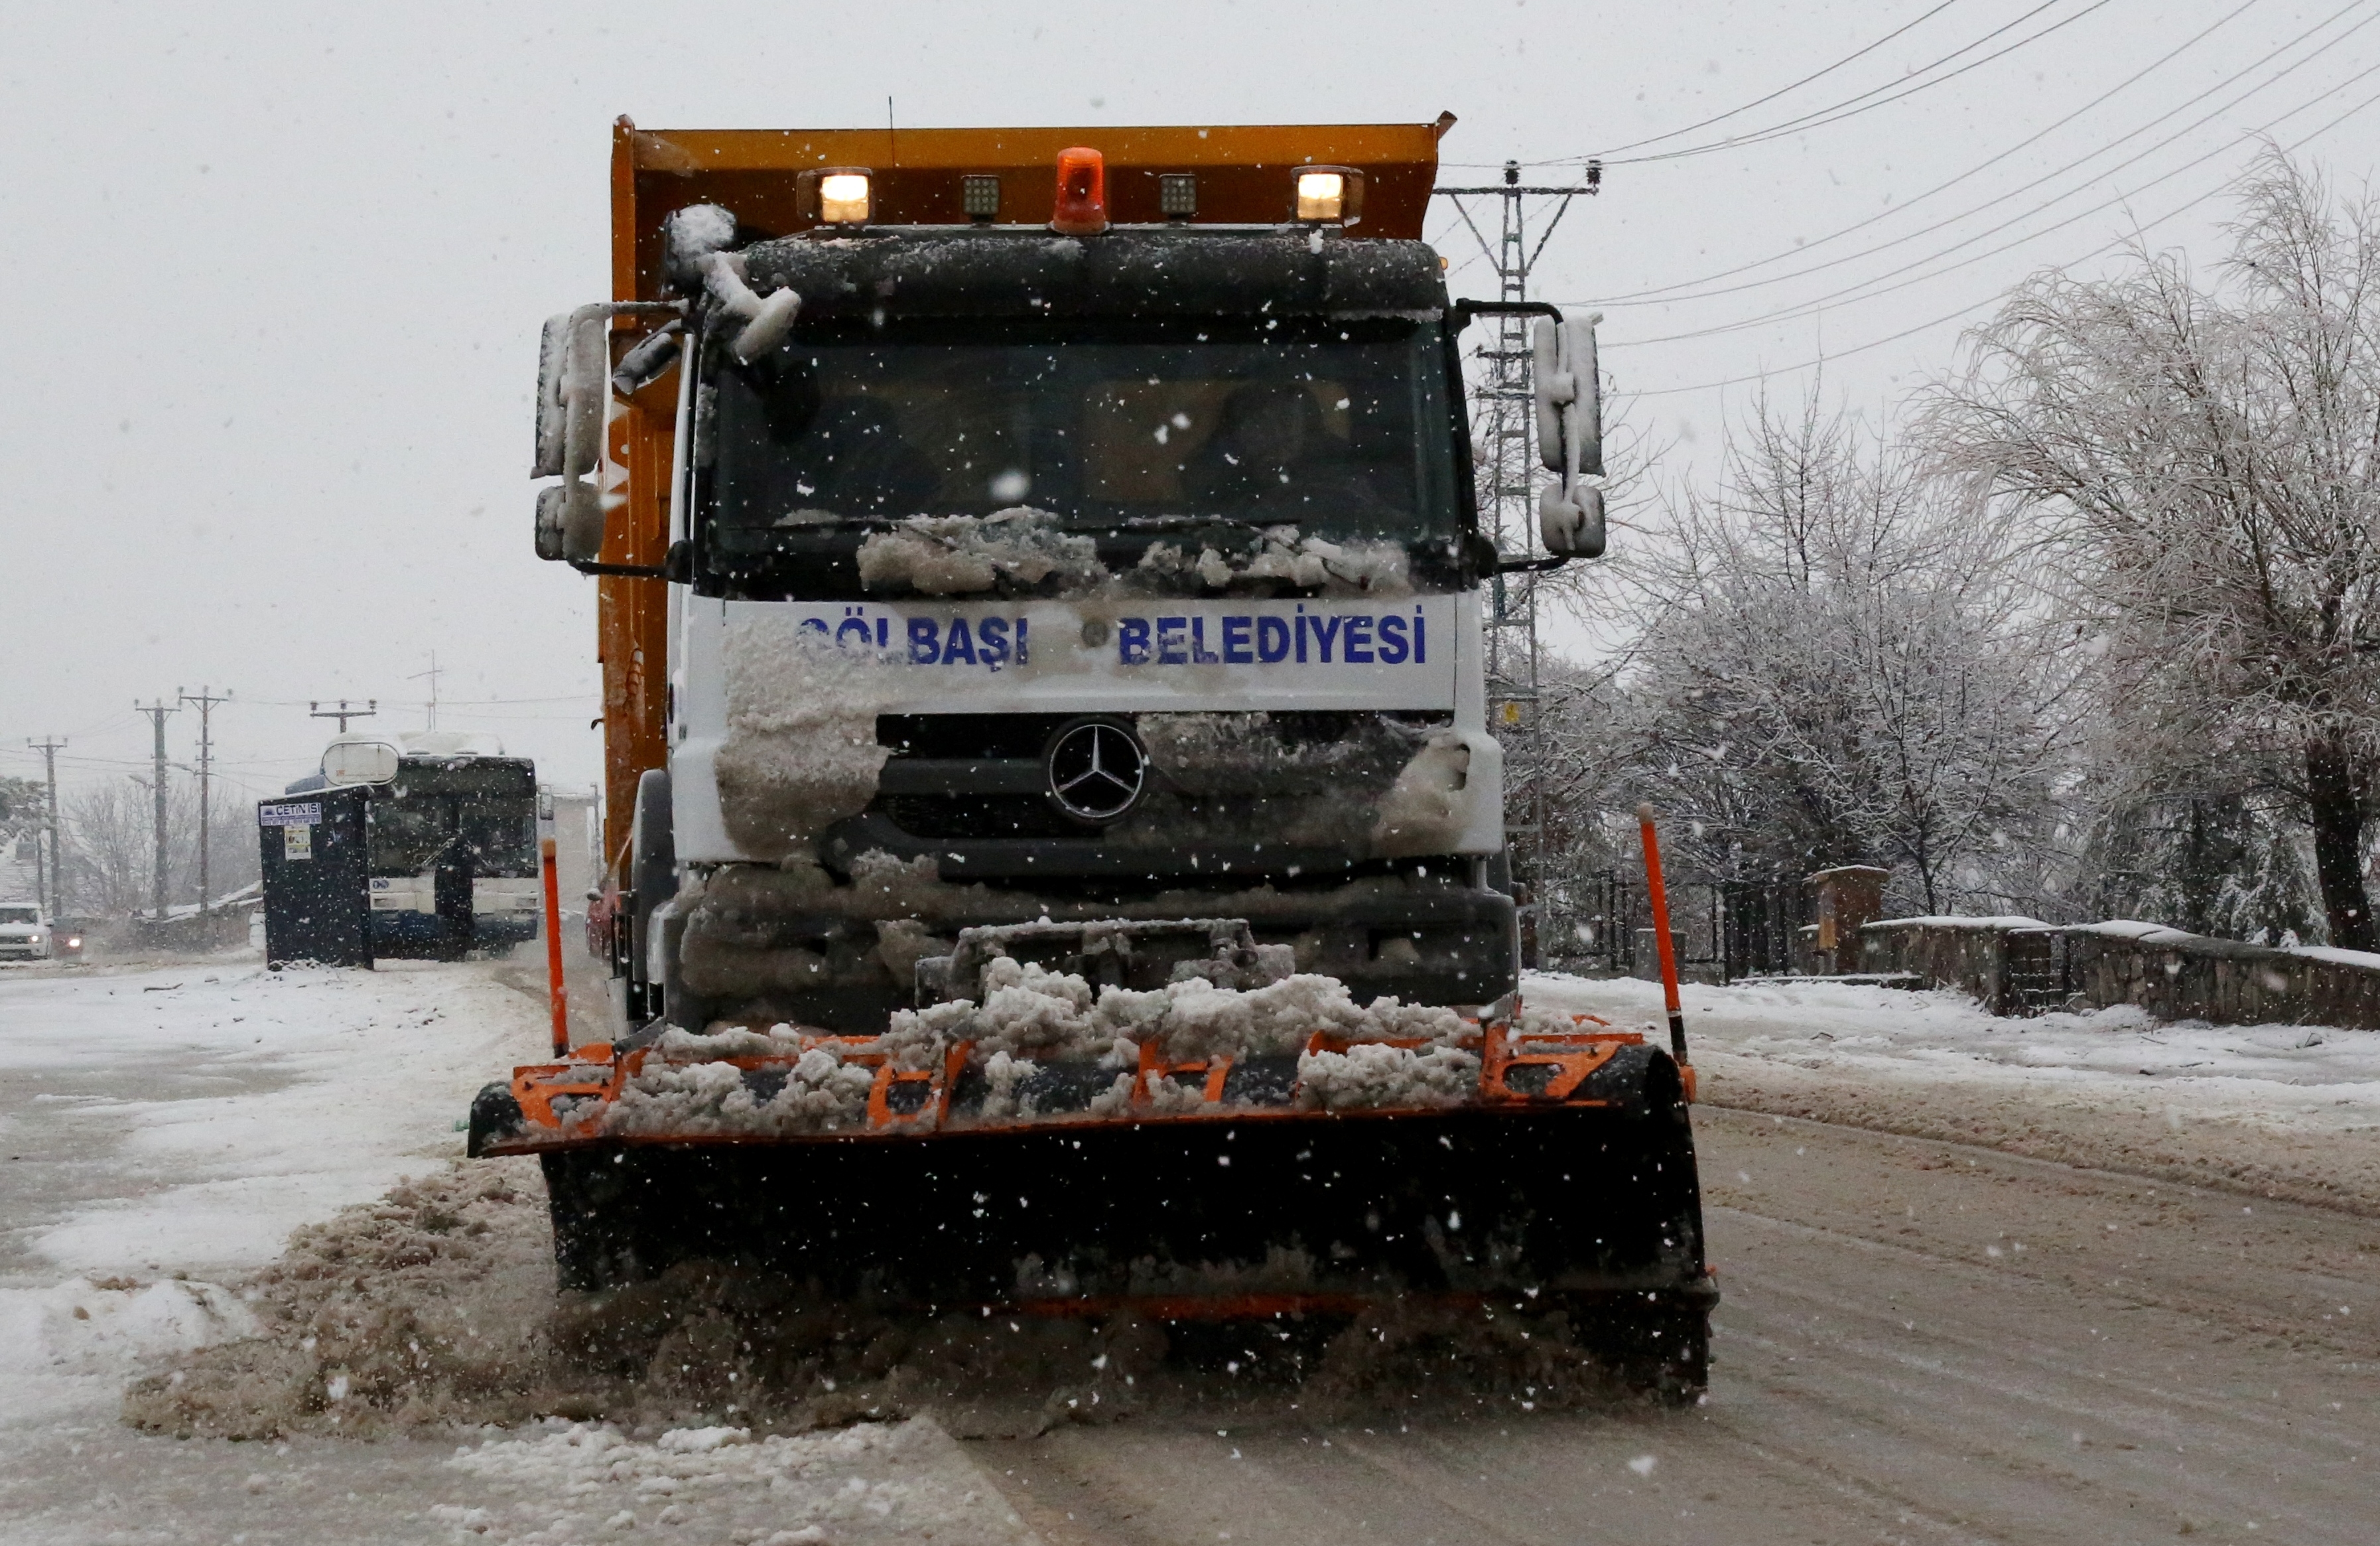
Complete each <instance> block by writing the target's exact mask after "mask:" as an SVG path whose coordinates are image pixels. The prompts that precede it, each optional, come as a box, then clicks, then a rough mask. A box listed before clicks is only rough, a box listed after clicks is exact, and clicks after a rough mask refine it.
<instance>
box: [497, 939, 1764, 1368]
mask: <svg viewBox="0 0 2380 1546" xmlns="http://www.w3.org/2000/svg"><path fill="white" fill-rule="evenodd" d="M1049 980H1056V979H1054V978H1053V979H1049ZM1304 981H1305V982H1306V983H1308V984H1311V983H1312V982H1315V981H1318V980H1313V979H1307V980H1304ZM1294 982H1295V980H1293V983H1292V984H1288V985H1282V986H1281V987H1278V988H1274V989H1260V990H1257V992H1255V993H1251V994H1248V995H1245V999H1246V1000H1248V1001H1250V1002H1256V1003H1258V1004H1260V1006H1262V1005H1270V1006H1274V1007H1277V1006H1278V1004H1280V1003H1284V1002H1287V997H1286V994H1287V992H1288V989H1289V987H1291V986H1293V985H1294ZM1198 986H1199V988H1200V989H1201V990H1206V984H1204V983H1203V982H1202V983H1200V984H1199V985H1198ZM1330 986H1331V987H1332V988H1334V989H1335V988H1336V984H1330ZM1307 991H1311V990H1310V989H1309V990H1307ZM1207 992H1208V1003H1209V1005H1210V1007H1211V1006H1212V1005H1213V1004H1215V1003H1217V1002H1220V1001H1221V1000H1222V998H1223V997H1224V995H1220V994H1214V993H1213V992H1211V990H1207ZM1266 992H1273V993H1274V994H1275V998H1274V999H1273V1000H1264V999H1263V998H1262V997H1261V995H1262V994H1264V993H1266ZM985 996H986V997H987V998H990V996H991V995H990V994H986V995H985ZM993 1002H994V1003H998V1002H999V1001H998V1000H996V999H994V1000H993ZM1384 1002H1386V1001H1384ZM1343 1005H1344V995H1343V992H1342V993H1341V994H1340V996H1339V998H1338V999H1337V1000H1335V1001H1327V1002H1324V1004H1323V1008H1324V1009H1325V1010H1326V1011H1328V1012H1329V1013H1330V1014H1331V1015H1335V1016H1336V1017H1337V1018H1336V1021H1334V1022H1333V1023H1331V1024H1327V1025H1324V1026H1320V1027H1318V1028H1316V1029H1312V1030H1310V1031H1309V1032H1308V1033H1307V1035H1306V1036H1305V1043H1304V1045H1303V1047H1302V1048H1301V1049H1299V1050H1297V1051H1294V1052H1278V1051H1272V1052H1264V1051H1258V1052H1249V1051H1245V1050H1236V1051H1230V1052H1221V1051H1210V1052H1209V1053H1207V1054H1206V1055H1199V1056H1193V1057H1184V1058H1180V1059H1175V1058H1172V1057H1171V1056H1169V1055H1168V1054H1167V1052H1166V1050H1165V1047H1164V1045H1163V1043H1162V1041H1161V1040H1160V1039H1159V1038H1157V1037H1154V1036H1152V1037H1150V1038H1149V1039H1147V1040H1144V1041H1140V1042H1139V1043H1138V1044H1137V1047H1136V1048H1133V1044H1132V1043H1131V1042H1129V1041H1125V1042H1123V1044H1122V1047H1120V1048H1117V1049H1111V1051H1109V1052H1108V1053H1106V1054H1104V1055H1102V1056H1096V1057H1094V1056H1083V1055H1066V1056H1046V1057H1022V1056H1016V1055H1013V1054H1012V1053H1010V1052H1007V1051H1002V1052H998V1053H993V1054H992V1055H990V1056H989V1057H987V1056H986V1055H985V1054H984V1051H983V1048H982V1047H981V1045H979V1044H978V1043H977V1041H971V1040H966V1039H953V1040H950V1041H947V1042H946V1043H939V1044H933V1045H930V1046H924V1045H920V1044H918V1043H917V1041H915V1040H914V1039H913V1040H911V1041H903V1039H902V1036H901V1034H900V1030H899V1027H898V1026H897V1025H896V1028H895V1029H894V1031H893V1032H891V1033H888V1035H886V1036H884V1037H878V1038H865V1037H850V1036H834V1035H827V1034H823V1033H814V1032H805V1031H802V1030H799V1029H795V1028H791V1027H782V1026H781V1027H777V1028H774V1029H772V1030H771V1031H769V1032H766V1033H761V1032H756V1031H751V1030H725V1029H721V1028H713V1030H712V1032H711V1033H710V1034H709V1035H706V1036H689V1035H687V1034H686V1033H685V1032H683V1031H671V1032H667V1033H664V1034H662V1035H659V1036H655V1037H652V1038H651V1039H650V1040H648V1041H644V1043H643V1044H642V1045H638V1046H636V1047H634V1048H632V1049H625V1050H615V1049H614V1048H612V1047H588V1048H582V1049H580V1051H579V1052H578V1053H577V1054H576V1055H574V1056H573V1057H572V1058H571V1059H570V1060H569V1061H566V1062H560V1063H550V1064H540V1065H532V1066H528V1067H524V1068H520V1069H517V1070H516V1071H515V1073H514V1076H513V1077H512V1078H511V1080H510V1081H508V1082H507V1083H504V1084H499V1085H491V1086H490V1087H488V1089H487V1090H483V1091H482V1092H481V1094H480V1099H479V1100H478V1102H475V1104H474V1106H473V1108H472V1114H471V1125H470V1126H471V1143H470V1149H471V1152H472V1153H473V1154H475V1155H480V1154H488V1155H496V1154H536V1155H538V1156H540V1160H541V1162H542V1163H543V1166H544V1169H545V1175H546V1180H547V1185H548V1187H549V1191H550V1194H551V1200H552V1204H553V1216H554V1224H555V1254H556V1261H557V1266H558V1269H559V1276H560V1281H561V1283H562V1285H563V1286H564V1287H565V1288H566V1289H574V1290H582V1291H589V1290H603V1289H608V1288H612V1287H614V1286H618V1285H621V1284H628V1283H633V1282H637V1281H640V1280H644V1279H649V1278H652V1277H656V1276H658V1275H660V1274H662V1273H663V1272H667V1271H668V1270H669V1269H670V1268H671V1267H673V1266H674V1265H677V1264H678V1263H681V1262H686V1261H692V1260H709V1261H718V1262H722V1263H733V1264H740V1265H746V1266H750V1267H754V1268H757V1269H759V1270H762V1271H766V1272H771V1273H776V1274H783V1275H785V1276H787V1277H789V1278H791V1279H792V1280H793V1281H795V1282H800V1283H807V1284H814V1285H816V1287H817V1289H818V1290H819V1291H820V1293H822V1294H826V1295H832V1296H848V1297H853V1298H856V1299H861V1300H866V1301H869V1302H875V1303H880V1304H886V1305H906V1306H913V1307H920V1308H925V1307H939V1308H941V1309H950V1308H953V1307H966V1308H968V1309H975V1308H977V1307H980V1308H981V1309H984V1310H986V1311H998V1312H1001V1313H1007V1314H1032V1315H1047V1316H1110V1315H1116V1314H1123V1313H1133V1314H1137V1315H1140V1316H1143V1317H1145V1318H1148V1319H1154V1320H1161V1321H1203V1320H1245V1319H1281V1318H1305V1317H1315V1316H1322V1317H1330V1316H1345V1315H1351V1314H1354V1313H1356V1312H1358V1311H1359V1310H1360V1309H1362V1308H1363V1307H1365V1306H1367V1305H1368V1306H1379V1305H1382V1304H1385V1303H1390V1302H1405V1301H1411V1300H1415V1299H1416V1298H1418V1299H1423V1300H1427V1301H1429V1302H1433V1303H1437V1304H1440V1305H1446V1306H1453V1307H1458V1308H1460V1307H1463V1306H1481V1305H1505V1304H1525V1305H1527V1306H1528V1307H1529V1308H1533V1309H1548V1308H1554V1307H1557V1306H1559V1307H1560V1308H1563V1309H1568V1310H1569V1311H1570V1312H1571V1314H1572V1316H1573V1321H1578V1320H1579V1319H1580V1317H1581V1316H1582V1315H1584V1316H1585V1317H1588V1318H1590V1319H1592V1318H1601V1319H1604V1320H1608V1321H1612V1322H1613V1323H1615V1324H1617V1323H1620V1322H1622V1321H1624V1322H1625V1323H1626V1325H1627V1326H1629V1327H1631V1328H1633V1329H1634V1331H1635V1332H1636V1333H1642V1334H1644V1335H1647V1336H1651V1337H1653V1338H1657V1339H1658V1338H1661V1337H1667V1338H1669V1339H1670V1343H1669V1345H1671V1346H1684V1345H1691V1346H1692V1347H1694V1348H1695V1349H1699V1347H1700V1346H1701V1345H1702V1344H1701V1338H1702V1336H1703V1335H1704V1328H1705V1324H1706V1320H1705V1318H1706V1315H1707V1312H1708V1309H1709V1308H1710V1306H1711V1304H1712V1303H1713V1302H1714V1301H1715V1300H1716V1298H1717V1292H1716V1289H1715V1287H1714V1286H1713V1284H1712V1283H1711V1280H1710V1278H1709V1275H1708V1273H1707V1272H1706V1270H1705V1266H1704V1258H1703V1247H1702V1231H1701V1225H1702V1218H1701V1202H1700V1196H1699V1191H1698V1187H1697V1184H1696V1180H1695V1174H1694V1143H1693V1135H1692V1131H1691V1127H1690V1124H1689V1120H1688V1108H1687V1104H1686V1100H1685V1095H1684V1090H1683V1087H1682V1081H1681V1078H1680V1077H1679V1069H1678V1066H1677V1065H1676V1064H1675V1063H1674V1062H1673V1061H1672V1060H1671V1058H1670V1054H1669V1053H1668V1052H1666V1051H1665V1050H1663V1049H1661V1048H1658V1047H1655V1046H1650V1045H1647V1044H1646V1043H1645V1041H1644V1039H1643V1037H1641V1036H1640V1035H1638V1034H1637V1033H1635V1032H1633V1031H1622V1030H1617V1029H1612V1028H1610V1027H1609V1026H1607V1025H1604V1024H1601V1023H1600V1022H1597V1021H1595V1020H1593V1019H1592V1018H1591V1017H1584V1016H1582V1017H1577V1018H1574V1019H1573V1018H1568V1017H1564V1018H1561V1019H1559V1020H1553V1019H1551V1018H1550V1017H1546V1016H1523V1015H1522V1014H1521V1013H1520V1011H1519V1006H1518V1005H1517V1004H1506V1005H1502V1006H1500V1007H1499V1009H1498V1010H1497V1011H1495V1012H1491V1013H1489V1014H1488V1015H1486V1016H1481V1017H1479V1018H1475V1019H1472V1020H1468V1021H1464V1020H1461V1019H1459V1018H1456V1017H1454V1016H1449V1015H1445V1014H1444V1012H1439V1011H1427V1012H1407V1013H1421V1014H1424V1015H1436V1016H1440V1018H1439V1022H1438V1023H1439V1025H1440V1026H1441V1027H1443V1028H1444V1029H1443V1031H1442V1033H1441V1034H1440V1035H1439V1036H1437V1037H1434V1038H1432V1037H1417V1036H1385V1037H1368V1038H1367V1037H1365V1036H1363V1035H1361V1034H1356V1035H1349V1034H1347V1033H1346V1030H1347V1027H1346V1025H1345V1024H1343V1023H1341V1022H1345V1021H1347V1020H1349V1018H1350V1016H1349V1015H1348V1014H1347V1012H1346V1011H1345V1009H1344V1008H1343ZM1224 1006H1225V1007H1229V1006H1230V1005H1229V1004H1225V1005H1224ZM961 1007H965V1006H961ZM1376 1009H1377V1006H1376ZM898 1018H899V1017H897V1016H896V1020H897V1019H898ZM1124 1049H1132V1051H1133V1055H1131V1056H1130V1057H1129V1058H1128V1059H1127V1057H1126V1055H1125V1051H1124ZM1647 1327H1649V1328H1651V1329H1650V1330H1649V1331H1645V1328H1647ZM1690 1378H1691V1382H1692V1383H1694V1385H1695V1386H1696V1387H1697V1388H1698V1386H1699V1380H1700V1374H1699V1354H1698V1352H1697V1353H1696V1354H1695V1356H1694V1369H1693V1370H1692V1371H1691V1374H1690Z"/></svg>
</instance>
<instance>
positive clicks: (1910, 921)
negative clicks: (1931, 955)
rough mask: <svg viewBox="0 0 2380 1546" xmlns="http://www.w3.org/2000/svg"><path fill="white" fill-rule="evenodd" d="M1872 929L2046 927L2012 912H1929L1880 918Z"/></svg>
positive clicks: (1870, 926)
mask: <svg viewBox="0 0 2380 1546" xmlns="http://www.w3.org/2000/svg"><path fill="white" fill-rule="evenodd" d="M1864 927H1866V928H1870V929H2046V928H2048V927H2049V925H2048V924H2046V923H2044V922H2043V921H2041V919H2037V918H2026V917H2024V916H2023V915H2022V914H2020V913H2010V914H2007V915H2005V916H2002V917H1998V918H1971V917H1969V916H1967V915H1966V914H1963V913H1928V914H1926V915H1925V916H1923V917H1920V918H1880V919H1876V921H1875V922H1873V923H1870V924H1866V925H1864Z"/></svg>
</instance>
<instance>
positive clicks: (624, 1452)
mask: <svg viewBox="0 0 2380 1546" xmlns="http://www.w3.org/2000/svg"><path fill="white" fill-rule="evenodd" d="M448 1464H449V1466H450V1467H451V1468H452V1469H453V1470H455V1471H458V1472H461V1473H462V1474H464V1475H465V1476H468V1477H470V1478H473V1479H477V1480H480V1481H482V1482H486V1483H491V1484H493V1486H494V1487H495V1488H496V1489H498V1490H500V1491H502V1492H503V1493H504V1494H508V1495H510V1496H511V1497H512V1498H513V1499H515V1500H516V1501H514V1502H512V1503H510V1504H509V1506H507V1505H506V1504H504V1503H497V1504H495V1505H494V1506H481V1507H472V1506H469V1505H467V1504H459V1503H447V1504H443V1505H440V1507H439V1508H438V1509H437V1510H436V1516H437V1517H439V1518H440V1519H441V1520H442V1521H443V1522H444V1523H447V1524H450V1525H452V1526H454V1527H455V1528H456V1529H457V1530H458V1532H460V1536H461V1538H462V1539H465V1540H470V1539H473V1538H477V1539H480V1540H487V1541H490V1542H503V1543H505V1546H565V1543H571V1542H577V1541H583V1540H593V1539H601V1538H605V1537H609V1536H613V1535H628V1534H631V1533H633V1532H636V1531H639V1530H645V1529H650V1528H655V1527H660V1528H663V1529H665V1530H666V1531H668V1532H669V1533H670V1535H671V1537H672V1538H673V1539H684V1540H733V1541H736V1542H739V1543H744V1546H811V1543H814V1542H829V1541H832V1542H837V1543H853V1542H861V1541H915V1540H937V1541H947V1542H953V1543H963V1542H983V1543H987V1546H989V1543H994V1542H998V1543H1003V1546H1005V1543H1011V1542H1013V1543H1015V1546H1027V1543H1029V1542H1031V1541H1032V1540H1034V1537H1033V1535H1032V1534H1031V1532H1030V1531H1028V1530H1027V1529H1026V1528H1025V1525H1024V1523H1023V1521H1022V1520H1020V1519H1018V1518H1017V1516H1016V1515H1015V1513H1014V1510H1012V1509H1011V1508H1010V1507H1009V1506H1008V1504H1007V1503H1006V1502H1005V1501H1004V1500H1002V1497H1001V1496H1000V1493H999V1491H997V1490H996V1489H995V1488H994V1487H993V1486H992V1485H991V1484H990V1481H989V1480H988V1479H986V1478H985V1477H984V1476H983V1474H982V1473H981V1472H980V1471H978V1470H977V1468H976V1466H975V1464H974V1462H973V1461H971V1460H969V1459H968V1458H967V1457H966V1455H965V1453H964V1452H962V1451H961V1450H960V1449H959V1447H958V1445H957V1444H956V1443H953V1442H952V1440H951V1438H950V1436H949V1435H948V1434H946V1433H944V1432H943V1431H942V1430H941V1428H939V1427H937V1426H936V1425H935V1423H934V1421H933V1419H932V1418H911V1419H910V1420H908V1421H906V1422H902V1423H863V1424H860V1425H858V1426H856V1427H853V1428H849V1429H845V1430H842V1431H840V1432H834V1433H820V1434H807V1435H801V1436H786V1435H769V1436H766V1437H760V1438H755V1437H754V1436H753V1434H752V1432H751V1430H749V1429H747V1428H738V1427H728V1426H713V1427H710V1428H703V1429H675V1430H670V1431H668V1432H665V1433H663V1434H662V1435H661V1436H660V1437H659V1438H658V1439H654V1440H651V1441H650V1442H641V1443H640V1442H638V1441H637V1440H636V1439H633V1438H631V1437H629V1436H628V1435H626V1434H625V1433H623V1432H621V1431H620V1430H618V1429H616V1428H613V1427H609V1426H605V1425H601V1424H592V1423H579V1424H560V1423H556V1424H552V1425H549V1426H548V1428H547V1430H545V1431H544V1432H541V1433H538V1434H536V1435H533V1436H527V1437H521V1438H502V1439H491V1440H488V1441H485V1442H483V1443H480V1445H478V1446H477V1447H475V1448H470V1449H466V1450H463V1451H461V1452H459V1453H458V1454H457V1455H455V1458H454V1459H453V1460H452V1461H450V1462H449V1463H448Z"/></svg>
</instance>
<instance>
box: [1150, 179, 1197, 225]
mask: <svg viewBox="0 0 2380 1546" xmlns="http://www.w3.org/2000/svg"><path fill="white" fill-rule="evenodd" d="M1157 213H1160V214H1161V215H1163V216H1164V217H1165V218H1166V219H1168V220H1189V219H1193V218H1195V217H1196V215H1197V213H1198V174H1197V173H1196V172H1160V173H1159V174H1158V177H1157Z"/></svg>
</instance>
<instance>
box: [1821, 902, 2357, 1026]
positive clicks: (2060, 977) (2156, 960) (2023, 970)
mask: <svg viewBox="0 0 2380 1546" xmlns="http://www.w3.org/2000/svg"><path fill="white" fill-rule="evenodd" d="M1860 943H1861V961H1862V964H1863V965H1864V967H1865V968H1867V969H1869V970H1871V971H1908V972H1914V973H1916V974H1917V975H1918V976H1920V977H1923V978H1925V979H1926V980H1928V981H1930V982H1933V983H1935V984H1937V985H1939V986H1942V987H1955V988H1962V989H1964V990H1966V991H1967V992H1971V993H1973V994H1974V995H1975V998H1976V1000H1977V1001H1978V1002H1979V1003H1981V1004H1984V1006H1985V1007H1986V1008H1988V1009H1989V1010H1991V1012H1992V1013H1994V1014H1996V1015H2028V1014H2038V1013H2041V1012H2042V1011H2044V1010H2046V1009H2054V1008H2065V1007H2076V1008H2082V1007H2089V1008H2095V1009H2104V1008H2107V1007H2110V1006H2112V1005H2115V1004H2137V1005H2139V1006H2140V1007H2141V1008H2143V1009H2145V1010H2147V1011H2148V1012H2149V1013H2150V1014H2152V1015H2155V1016H2157V1017H2158V1018H2160V1019H2166V1020H2207V1021H2212V1022H2214V1023H2216V1024H2217V1025H2271V1024H2310V1025H2326V1026H2344V1027H2349V1028H2351V1029H2380V956H2374V955H2367V954H2365V953H2363V952H2361V951H2352V950H2325V949H2319V948H2311V947H2301V948H2295V949H2279V950H2277V949H2273V948H2271V947H2269V946H2265V945H2261V944H2247V943H2242V942H2240V941H2238V940H2218V939H2209V938H2207V937H2206V936H2204V935H2203V934H2191V933H2185V932H2183V931H2181V930H2179V929H2168V928H2166V927H2165V926H2163V925H2162V924H2155V923H2142V922H2136V921H2131V920H2127V919H2116V920H2113V921H2110V922H2106V923H2085V924H2075V925H2070V926H2068V927H2064V928H2052V927H2050V926H2049V925H2047V924H2046V923H2042V922H2040V921H2038V920H2036V919H2027V918H1905V919H1887V920H1886V921H1884V922H1881V923H1871V924H1869V925H1867V926H1866V927H1865V928H1864V929H1863V930H1862V931H1861V934H1860Z"/></svg>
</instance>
